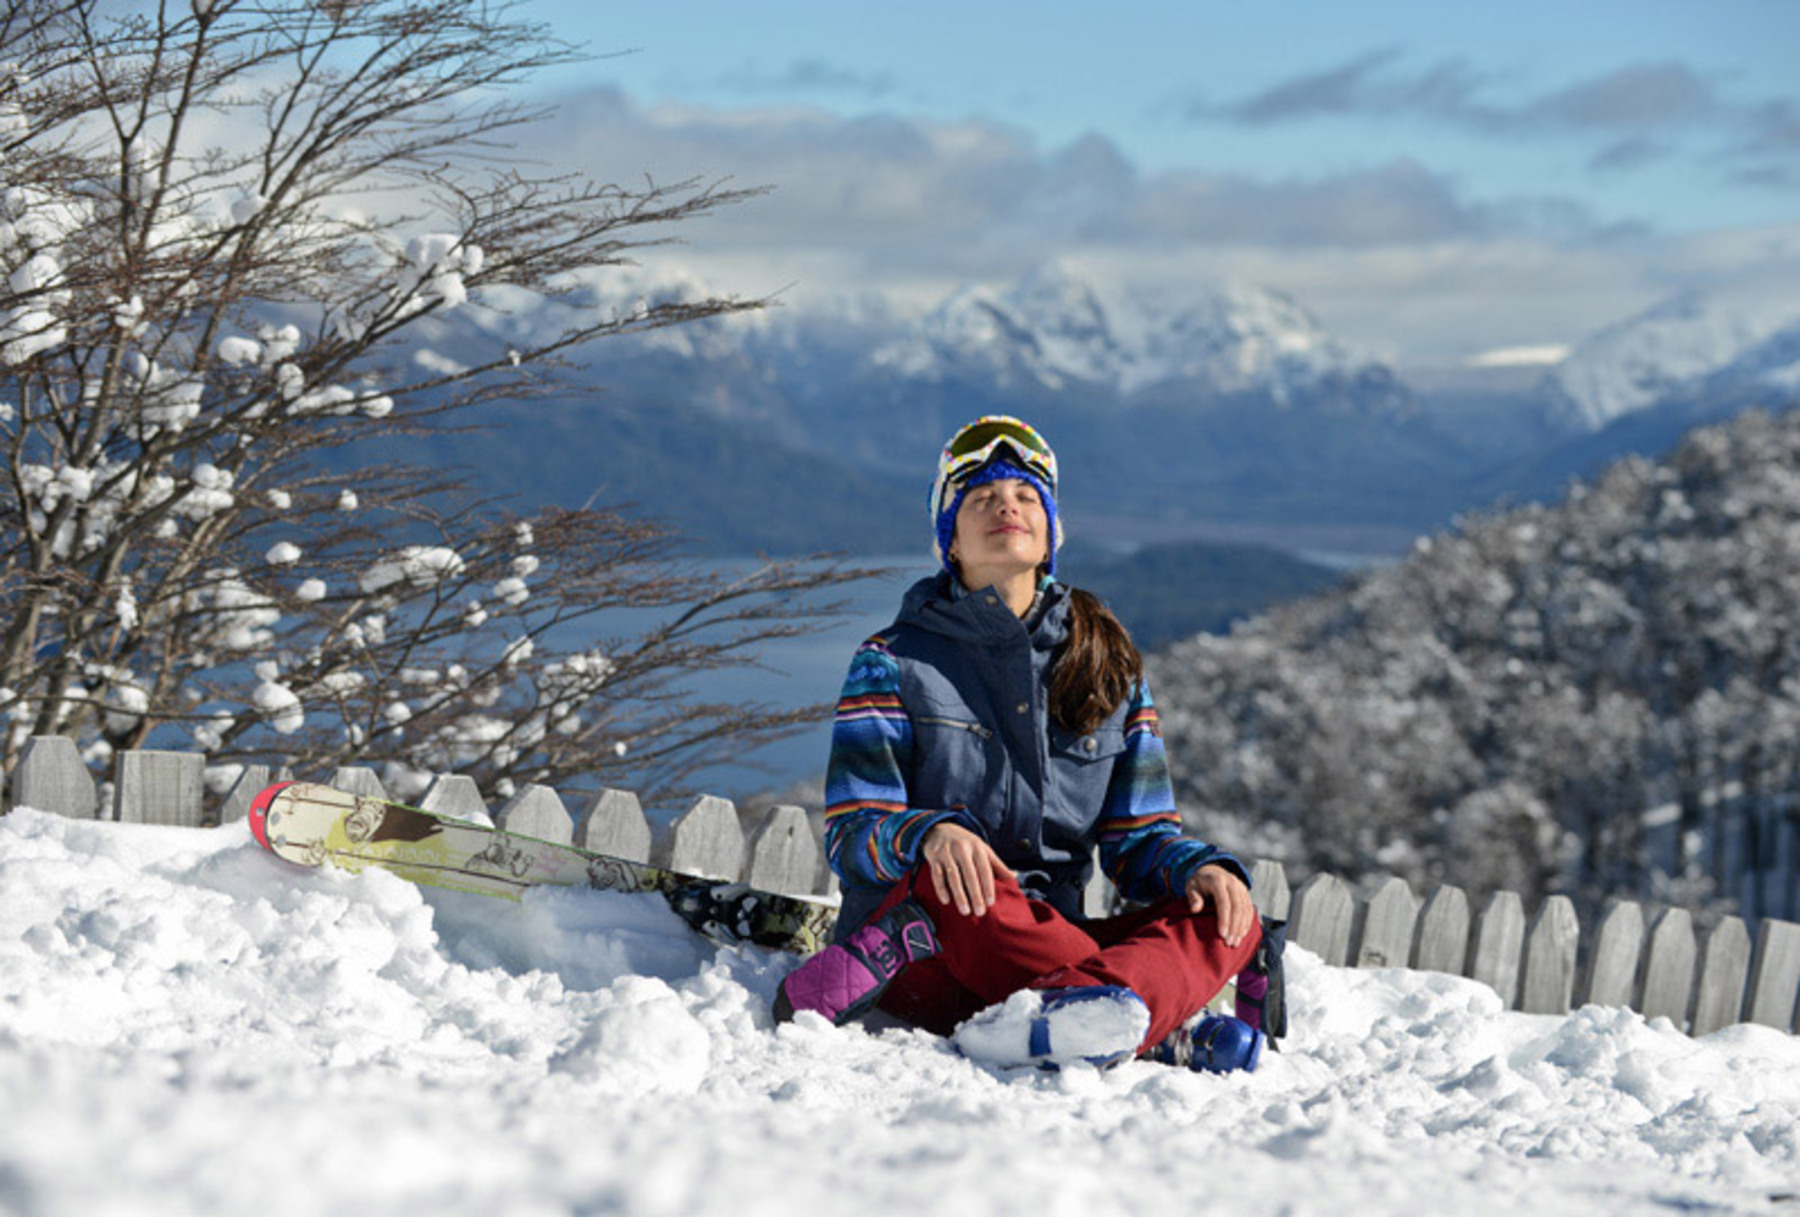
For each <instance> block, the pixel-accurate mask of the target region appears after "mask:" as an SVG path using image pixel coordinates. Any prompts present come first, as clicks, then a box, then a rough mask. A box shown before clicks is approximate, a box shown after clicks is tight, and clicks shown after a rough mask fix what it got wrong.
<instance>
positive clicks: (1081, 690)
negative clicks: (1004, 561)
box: [1050, 588, 1144, 735]
mask: <svg viewBox="0 0 1800 1217" xmlns="http://www.w3.org/2000/svg"><path fill="white" fill-rule="evenodd" d="M1143 676H1144V658H1143V656H1142V655H1140V654H1138V649H1137V645H1136V644H1135V643H1133V642H1132V641H1131V635H1130V634H1129V633H1128V632H1127V631H1126V629H1125V626H1124V625H1123V624H1121V623H1120V621H1119V619H1118V618H1117V617H1115V616H1113V614H1112V611H1111V610H1110V609H1108V608H1107V607H1106V606H1105V605H1104V604H1102V603H1100V600H1099V598H1098V597H1096V596H1095V595H1094V594H1093V593H1092V592H1084V591H1082V590H1081V589H1080V588H1070V589H1069V640H1068V642H1066V643H1065V644H1064V645H1063V653H1062V654H1061V655H1060V656H1059V657H1058V658H1057V661H1056V668H1055V670H1054V671H1053V672H1051V674H1050V714H1051V717H1053V718H1054V719H1055V720H1056V721H1057V722H1058V723H1059V724H1060V725H1061V726H1062V727H1064V728H1065V729H1066V730H1069V731H1074V732H1077V733H1079V734H1082V735H1086V734H1087V733H1088V732H1090V731H1092V730H1093V729H1094V728H1095V727H1098V726H1099V725H1100V724H1101V723H1102V722H1104V721H1105V720H1106V718H1107V716H1108V715H1110V714H1111V713H1112V712H1113V711H1114V710H1117V709H1118V708H1119V706H1120V705H1121V704H1123V702H1124V701H1125V699H1126V698H1128V697H1130V696H1131V693H1132V690H1133V689H1135V688H1136V687H1137V683H1138V681H1140V680H1142V679H1143Z"/></svg>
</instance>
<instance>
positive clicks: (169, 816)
mask: <svg viewBox="0 0 1800 1217" xmlns="http://www.w3.org/2000/svg"><path fill="white" fill-rule="evenodd" d="M115 765H116V768H115V770H114V777H113V808H112V815H111V817H109V818H111V819H114V820H120V821H122V822H124V823H127V824H167V825H177V826H181V825H185V826H187V827H198V826H199V824H200V816H201V796H202V795H203V794H204V793H205V791H206V758H205V757H203V756H201V755H200V754H199V753H197V752H147V751H145V752H139V751H131V752H121V753H119V755H118V757H117V758H116V760H115Z"/></svg>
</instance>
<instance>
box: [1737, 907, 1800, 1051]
mask: <svg viewBox="0 0 1800 1217" xmlns="http://www.w3.org/2000/svg"><path fill="white" fill-rule="evenodd" d="M1796 992H1800V925H1795V924H1794V923H1793V922H1791V921H1776V920H1775V919H1774V918H1772V917H1771V918H1766V919H1765V920H1764V921H1763V923H1762V932H1761V933H1759V934H1758V935H1757V936H1756V954H1755V955H1754V956H1753V957H1752V958H1751V960H1750V996H1749V998H1748V999H1747V1000H1746V1002H1745V1004H1744V1021H1745V1022H1747V1023H1761V1024H1762V1025H1763V1026H1765V1027H1779V1028H1780V1029H1781V1030H1783V1031H1789V1030H1792V1029H1793V1026H1794V997H1795V994H1796Z"/></svg>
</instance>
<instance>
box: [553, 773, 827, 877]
mask: <svg viewBox="0 0 1800 1217" xmlns="http://www.w3.org/2000/svg"><path fill="white" fill-rule="evenodd" d="M575 844H577V845H579V846H581V848H583V849H591V850H593V851H594V852H595V853H597V854H606V855H607V856H608V857H612V858H625V859H627V860H628V861H632V862H648V861H650V821H649V820H646V819H645V818H644V809H643V808H642V807H641V806H639V804H638V797H637V795H635V794H633V793H631V791H629V790H602V791H601V792H600V793H598V794H596V795H595V796H594V797H593V798H591V799H589V800H588V805H587V806H586V807H585V808H583V809H582V813H581V816H580V818H579V819H577V820H576V822H575ZM807 890H811V889H810V888H809V889H807Z"/></svg>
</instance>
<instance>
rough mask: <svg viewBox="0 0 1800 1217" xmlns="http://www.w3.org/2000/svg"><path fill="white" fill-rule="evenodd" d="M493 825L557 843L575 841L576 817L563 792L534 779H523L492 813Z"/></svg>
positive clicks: (523, 835) (506, 830)
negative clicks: (557, 791)
mask: <svg viewBox="0 0 1800 1217" xmlns="http://www.w3.org/2000/svg"><path fill="white" fill-rule="evenodd" d="M494 827H495V828H498V829H501V830H503V831H505V832H512V833H517V834H519V835H520V836H521V837H536V838H537V839H538V840H540V841H549V842H552V843H553V844H556V845H573V844H575V821H574V820H572V819H571V818H570V817H569V809H568V808H567V807H565V806H563V801H562V796H561V795H559V794H557V793H556V791H554V790H552V789H550V788H549V787H548V786H540V785H538V784H537V783H536V782H527V783H525V785H523V786H521V787H519V789H518V790H517V791H516V792H515V793H514V794H513V797H512V798H510V799H508V800H506V804H505V805H504V806H503V807H501V808H500V810H499V811H496V812H495V813H494Z"/></svg>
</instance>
